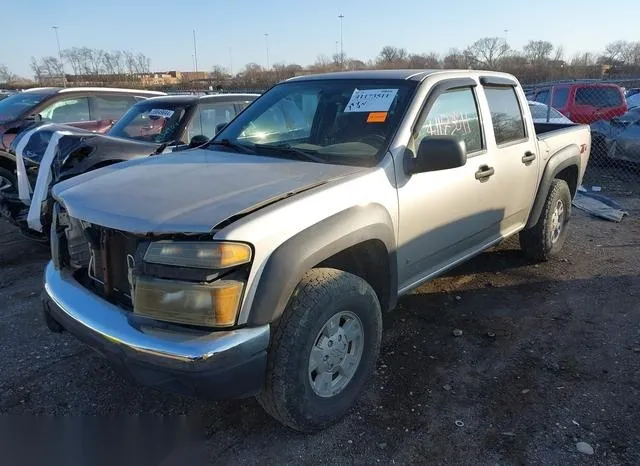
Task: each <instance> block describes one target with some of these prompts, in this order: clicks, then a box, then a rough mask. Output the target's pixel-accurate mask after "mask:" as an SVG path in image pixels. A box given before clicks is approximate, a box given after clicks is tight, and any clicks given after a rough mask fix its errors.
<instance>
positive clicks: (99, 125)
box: [0, 87, 164, 192]
mask: <svg viewBox="0 0 640 466" xmlns="http://www.w3.org/2000/svg"><path fill="white" fill-rule="evenodd" d="M159 95H164V93H163V92H155V91H144V90H136V89H111V88H89V87H87V88H64V89H63V88H57V87H40V88H34V89H28V90H25V91H23V92H19V93H16V94H13V95H10V96H9V97H7V98H6V99H3V100H1V101H0V192H7V191H15V190H16V188H17V179H16V176H15V174H16V163H15V156H14V155H12V154H10V153H9V152H8V148H9V147H10V146H11V142H12V141H13V140H14V139H15V137H16V136H17V135H18V134H19V133H21V132H22V131H24V130H25V129H26V128H28V127H30V126H32V125H33V124H34V123H35V124H40V123H58V124H65V125H71V126H74V127H77V128H82V129H85V130H87V131H90V132H96V133H104V132H105V131H107V130H108V129H109V128H110V127H111V126H112V125H113V123H114V121H116V120H117V119H118V118H120V116H121V115H122V114H123V113H124V112H126V111H127V110H128V109H129V108H131V106H132V105H134V104H135V103H136V102H139V101H140V100H143V99H147V98H149V97H156V96H159Z"/></svg>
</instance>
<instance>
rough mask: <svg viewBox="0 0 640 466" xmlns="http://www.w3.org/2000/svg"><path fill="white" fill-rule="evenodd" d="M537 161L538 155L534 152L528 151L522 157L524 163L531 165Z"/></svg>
mask: <svg viewBox="0 0 640 466" xmlns="http://www.w3.org/2000/svg"><path fill="white" fill-rule="evenodd" d="M535 159H536V154H534V153H533V152H530V151H527V152H525V153H524V155H523V156H522V163H531V162H533V161H534V160H535Z"/></svg>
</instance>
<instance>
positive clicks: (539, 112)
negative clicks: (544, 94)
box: [528, 100, 573, 123]
mask: <svg viewBox="0 0 640 466" xmlns="http://www.w3.org/2000/svg"><path fill="white" fill-rule="evenodd" d="M528 103H529V109H530V110H531V117H532V118H533V122H534V123H573V121H571V120H570V119H568V118H567V117H566V116H564V115H563V114H562V113H560V112H559V111H558V110H556V109H555V108H553V107H551V108H549V106H548V105H546V104H543V103H541V102H534V101H532V100H530V101H529V102H528Z"/></svg>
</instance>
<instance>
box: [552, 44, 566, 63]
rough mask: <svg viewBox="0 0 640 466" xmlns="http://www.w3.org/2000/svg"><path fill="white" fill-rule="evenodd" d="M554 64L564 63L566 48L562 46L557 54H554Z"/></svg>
mask: <svg viewBox="0 0 640 466" xmlns="http://www.w3.org/2000/svg"><path fill="white" fill-rule="evenodd" d="M553 61H554V63H556V64H558V63H564V47H562V46H561V45H560V46H558V47H556V53H554V54H553Z"/></svg>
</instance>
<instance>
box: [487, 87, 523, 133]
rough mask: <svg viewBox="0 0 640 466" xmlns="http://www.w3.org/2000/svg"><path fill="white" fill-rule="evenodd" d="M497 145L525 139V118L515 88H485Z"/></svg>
mask: <svg viewBox="0 0 640 466" xmlns="http://www.w3.org/2000/svg"><path fill="white" fill-rule="evenodd" d="M484 92H485V95H486V96H487V101H488V103H489V111H490V112H491V121H492V123H493V132H494V134H495V137H496V143H497V144H498V145H500V144H507V143H509V142H513V141H519V140H522V139H525V137H526V133H525V129H524V118H523V117H522V110H521V109H520V104H519V103H518V98H517V96H516V91H515V89H514V88H513V87H485V88H484Z"/></svg>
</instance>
